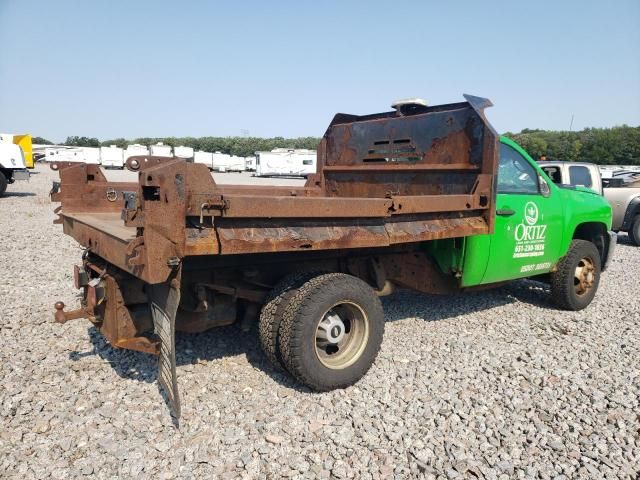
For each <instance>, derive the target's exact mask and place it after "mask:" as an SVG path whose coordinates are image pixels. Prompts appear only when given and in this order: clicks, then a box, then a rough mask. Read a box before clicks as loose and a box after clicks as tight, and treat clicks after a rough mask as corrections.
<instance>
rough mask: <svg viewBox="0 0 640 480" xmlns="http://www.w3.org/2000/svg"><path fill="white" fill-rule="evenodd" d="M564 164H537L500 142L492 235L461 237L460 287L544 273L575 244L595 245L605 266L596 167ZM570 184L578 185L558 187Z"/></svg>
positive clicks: (609, 241) (607, 214) (604, 218)
mask: <svg viewBox="0 0 640 480" xmlns="http://www.w3.org/2000/svg"><path fill="white" fill-rule="evenodd" d="M565 163H566V162H542V163H537V162H535V161H534V160H533V159H532V158H531V157H530V156H529V155H528V154H527V152H526V151H525V150H524V149H522V148H521V147H520V146H519V145H518V144H517V143H515V142H514V141H512V140H510V139H508V138H506V137H501V138H500V154H499V166H498V171H497V191H496V212H495V229H494V233H493V234H491V235H477V236H473V237H469V238H468V239H467V242H468V246H467V248H466V252H465V256H466V260H465V263H464V268H463V276H462V280H463V285H468V286H471V285H477V284H492V283H496V282H502V281H507V280H511V279H514V278H523V277H528V276H531V275H540V274H548V273H550V272H552V271H553V270H555V269H556V268H557V266H558V264H559V263H560V261H561V259H562V258H563V257H565V256H566V255H567V252H568V251H569V250H570V248H571V245H572V243H573V242H574V241H575V240H584V241H588V242H590V243H592V244H593V245H595V247H596V248H597V250H598V253H599V256H600V259H599V260H600V263H601V266H602V269H605V268H606V265H607V263H608V261H609V260H610V258H611V250H612V249H613V247H614V245H615V243H616V240H615V234H614V233H613V232H610V231H609V230H610V229H611V207H610V205H609V204H608V203H607V201H606V200H605V199H604V198H603V197H602V196H601V195H600V194H599V193H598V192H597V190H594V189H592V188H591V187H593V186H595V185H597V184H599V183H600V175H599V172H598V169H597V167H596V166H595V165H589V164H571V165H565ZM572 167H578V168H572ZM591 167H595V168H591ZM563 174H564V175H566V176H564V177H563V176H561V175H563ZM552 177H553V178H555V179H557V180H561V182H560V183H557V184H556V183H555V182H554V181H553V178H552ZM571 180H574V181H575V182H578V181H579V182H582V183H584V185H580V184H579V185H574V186H571V185H566V184H565V183H564V182H565V181H571ZM594 182H597V183H594Z"/></svg>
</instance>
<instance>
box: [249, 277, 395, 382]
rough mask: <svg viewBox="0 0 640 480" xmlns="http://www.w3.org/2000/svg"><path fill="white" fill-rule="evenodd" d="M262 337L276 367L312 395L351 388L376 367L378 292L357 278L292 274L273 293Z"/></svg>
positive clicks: (263, 320)
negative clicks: (289, 375) (302, 384)
mask: <svg viewBox="0 0 640 480" xmlns="http://www.w3.org/2000/svg"><path fill="white" fill-rule="evenodd" d="M259 332H260V341H261V344H262V347H263V349H264V351H265V353H266V355H267V357H268V358H269V360H271V362H272V363H274V364H275V365H276V366H280V367H283V368H285V369H286V370H287V371H289V372H290V373H291V374H292V375H293V376H294V377H295V378H296V379H297V380H299V381H300V382H302V383H304V384H305V385H307V386H309V387H310V388H312V389H314V390H318V391H326V390H333V389H336V388H344V387H347V386H349V385H353V384H354V383H355V382H357V381H358V380H359V379H360V378H361V377H362V376H363V375H364V374H365V373H366V372H367V371H368V370H369V368H370V367H371V365H372V364H373V362H374V360H375V358H376V356H377V354H378V351H379V350H380V344H381V343H382V337H383V334H384V313H383V310H382V304H381V303H380V299H379V298H378V296H377V295H376V293H375V292H374V290H373V289H372V288H371V287H370V286H369V285H368V284H367V283H365V282H364V281H362V280H360V279H359V278H356V277H353V276H351V275H347V274H343V273H327V274H318V273H302V274H294V275H291V276H288V277H286V278H285V279H283V280H282V282H280V283H279V284H278V285H277V286H276V287H275V288H274V289H273V291H272V293H271V295H270V296H269V298H268V299H267V301H266V303H265V305H264V307H263V309H262V312H261V315H260V322H259Z"/></svg>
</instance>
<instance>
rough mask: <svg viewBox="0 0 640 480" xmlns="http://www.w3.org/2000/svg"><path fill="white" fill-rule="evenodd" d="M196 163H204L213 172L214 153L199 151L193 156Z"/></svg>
mask: <svg viewBox="0 0 640 480" xmlns="http://www.w3.org/2000/svg"><path fill="white" fill-rule="evenodd" d="M193 162H194V163H203V164H205V165H206V166H207V168H208V169H209V170H213V153H211V152H203V151H200V150H199V151H197V152H195V153H194V154H193Z"/></svg>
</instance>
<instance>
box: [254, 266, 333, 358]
mask: <svg viewBox="0 0 640 480" xmlns="http://www.w3.org/2000/svg"><path fill="white" fill-rule="evenodd" d="M321 274H322V272H299V273H293V274H291V275H287V276H286V277H284V278H283V279H282V280H280V282H278V283H277V284H276V286H275V287H273V289H272V290H271V292H270V293H269V295H268V296H267V299H266V301H265V303H264V305H263V306H262V310H260V319H259V321H258V334H259V337H260V345H261V346H262V350H263V351H264V354H265V355H266V356H267V358H268V359H269V361H270V362H271V363H272V364H273V366H275V367H277V368H282V369H284V364H283V363H282V361H281V355H280V348H279V342H278V330H279V329H280V322H281V321H282V314H283V313H284V309H285V307H286V305H287V304H288V303H289V300H290V299H291V297H293V295H294V294H295V293H296V292H297V289H298V287H300V286H301V285H302V284H304V283H305V282H307V281H308V280H310V279H312V278H313V277H316V276H318V275H321Z"/></svg>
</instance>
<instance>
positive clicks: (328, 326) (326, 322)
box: [316, 312, 345, 345]
mask: <svg viewBox="0 0 640 480" xmlns="http://www.w3.org/2000/svg"><path fill="white" fill-rule="evenodd" d="M344 334H345V326H344V322H343V321H342V319H341V318H340V316H339V315H337V314H336V313H332V312H329V313H327V315H325V317H324V318H323V319H322V321H321V322H320V324H319V325H318V332H317V335H316V339H317V341H318V345H323V344H324V345H337V344H338V343H340V341H342V339H343V338H344Z"/></svg>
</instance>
